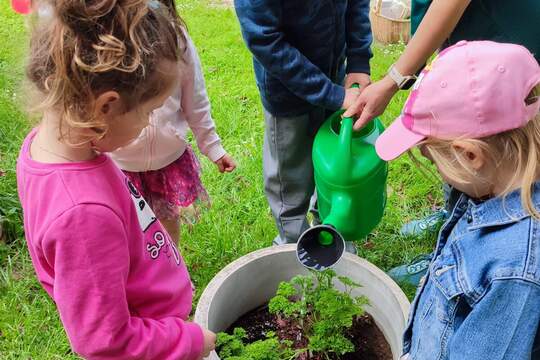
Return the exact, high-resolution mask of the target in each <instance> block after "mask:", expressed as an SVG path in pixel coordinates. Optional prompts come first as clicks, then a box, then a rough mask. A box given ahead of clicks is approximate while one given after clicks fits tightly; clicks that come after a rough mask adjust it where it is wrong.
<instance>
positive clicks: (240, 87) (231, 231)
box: [0, 0, 440, 359]
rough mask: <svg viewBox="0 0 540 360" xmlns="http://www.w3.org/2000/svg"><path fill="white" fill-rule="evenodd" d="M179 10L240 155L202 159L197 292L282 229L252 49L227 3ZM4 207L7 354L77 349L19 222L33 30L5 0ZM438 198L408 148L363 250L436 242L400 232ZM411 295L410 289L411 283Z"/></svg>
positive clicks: (381, 252)
mask: <svg viewBox="0 0 540 360" xmlns="http://www.w3.org/2000/svg"><path fill="white" fill-rule="evenodd" d="M181 3H182V5H181V6H180V10H181V13H182V15H183V16H184V17H185V20H186V21H187V23H188V26H189V30H190V33H191V35H192V37H193V38H194V41H195V43H196V45H197V46H198V49H199V54H200V56H201V59H202V62H203V66H204V69H205V75H206V80H207V86H208V91H209V94H210V98H211V101H212V105H213V114H214V117H215V119H216V123H217V127H218V131H219V133H220V135H221V137H222V138H223V141H224V144H225V147H226V149H227V150H228V151H229V152H230V153H231V154H232V155H233V156H234V157H235V158H236V159H237V161H238V163H239V167H238V169H237V171H236V172H235V173H234V174H229V175H222V174H219V173H218V172H217V170H216V168H215V166H214V165H213V164H211V163H210V162H209V161H208V160H206V159H201V161H202V165H203V181H204V183H205V185H206V187H207V190H208V192H209V193H210V195H211V197H212V208H211V209H210V210H209V211H207V212H205V213H204V214H203V217H202V219H201V221H200V222H199V223H198V224H196V225H195V226H193V227H192V228H187V227H186V228H184V229H183V230H182V240H181V248H182V253H183V256H184V257H185V259H186V262H187V263H188V266H189V268H190V272H191V275H192V277H193V281H194V283H195V285H196V287H197V289H198V294H200V292H201V291H202V290H203V289H204V286H205V285H206V284H207V283H208V282H209V281H210V279H211V278H212V277H213V276H214V275H215V274H216V273H217V272H218V271H219V270H220V269H221V268H223V267H224V266H225V265H226V264H227V263H229V262H230V261H232V260H234V259H236V258H238V257H239V256H241V255H244V254H246V253H248V252H250V251H253V250H255V249H259V248H261V247H265V246H269V245H270V244H271V241H272V239H273V238H274V236H275V235H276V229H275V226H274V223H273V220H272V217H271V215H270V211H269V209H268V206H267V203H266V199H265V197H264V193H263V186H262V160H261V155H262V140H263V120H262V112H261V105H260V101H259V95H258V92H257V88H256V86H255V81H254V78H253V72H252V64H251V56H250V55H249V53H248V51H247V50H246V49H245V47H244V44H243V42H242V39H241V36H240V31H239V27H238V24H237V21H236V18H235V15H234V12H233V11H232V10H230V9H226V8H224V7H222V6H216V5H207V3H206V2H203V1H200V0H186V1H182V2H181ZM0 17H1V19H2V21H1V23H0V36H1V37H2V43H1V45H0V89H1V92H0V170H3V171H5V176H0V216H1V217H2V218H3V219H4V223H5V224H7V225H4V226H7V228H8V229H9V231H10V233H9V235H10V238H11V239H10V240H8V241H7V243H6V242H1V241H0V358H1V359H30V358H32V359H70V358H76V357H75V356H74V355H73V354H71V352H70V350H69V344H68V342H67V338H66V336H65V334H64V331H63V328H62V326H61V323H60V321H59V319H58V316H57V312H56V309H55V307H54V304H53V302H52V301H51V300H50V299H49V298H48V297H47V295H46V294H45V292H44V291H43V290H42V289H41V287H40V285H39V283H38V282H37V281H36V280H35V276H34V272H33V269H32V264H31V262H30V259H29V256H28V252H27V250H26V246H25V245H24V240H23V239H22V228H21V224H20V210H19V206H18V204H17V195H16V182H15V161H16V157H17V154H18V149H19V146H20V144H21V141H22V139H23V137H24V136H25V134H26V133H27V131H28V129H29V128H30V125H29V124H28V122H27V120H26V118H25V116H24V114H23V113H22V111H21V110H20V109H21V108H22V107H21V102H20V99H23V98H24V95H25V92H24V91H21V90H20V89H21V79H22V77H23V63H24V61H23V59H24V51H25V48H26V37H25V31H24V23H23V19H22V18H21V17H19V16H17V15H14V14H13V13H12V12H11V10H10V8H9V5H8V2H7V1H2V2H1V3H0ZM374 50H375V58H374V61H373V62H372V67H373V77H374V78H375V79H378V78H380V77H381V76H382V75H383V73H384V72H385V71H386V69H387V68H388V67H389V65H390V64H391V63H392V62H393V61H394V60H395V59H396V58H397V57H398V55H399V53H400V51H401V50H402V47H401V46H391V47H385V48H383V47H379V46H375V48H374ZM405 96H406V94H399V96H396V98H395V99H394V100H393V102H392V103H391V105H390V106H389V108H388V110H387V111H386V113H385V114H384V116H382V120H383V121H384V122H385V123H386V124H388V123H389V122H390V121H392V120H393V119H394V117H395V116H396V115H398V114H399V112H400V110H401V105H402V103H403V101H404V98H405ZM438 204H440V188H439V186H438V184H436V183H433V181H432V180H429V179H426V178H425V177H424V176H423V175H422V174H421V173H420V172H419V171H418V170H417V169H416V168H415V166H414V165H413V164H412V163H411V161H410V160H409V159H407V157H403V158H402V159H400V160H398V161H395V162H393V163H392V164H391V165H390V178H389V199H388V208H387V210H386V214H385V217H384V219H383V221H382V223H381V225H380V226H379V227H378V228H377V229H376V231H375V232H374V233H373V235H372V236H370V237H369V239H367V240H366V241H365V242H362V243H360V244H359V250H360V255H361V256H363V257H365V258H367V259H368V260H369V261H371V262H373V263H374V264H376V265H377V266H379V267H381V268H382V269H384V270H387V269H389V268H391V267H392V266H394V265H397V264H400V263H402V262H404V261H408V260H410V259H411V258H413V257H414V256H415V255H417V254H419V253H422V252H427V251H430V250H431V248H432V246H433V239H432V238H426V239H421V240H418V239H416V240H412V239H406V238H402V237H400V236H398V235H397V233H398V231H399V228H400V226H401V225H402V224H403V223H404V222H405V221H407V220H410V219H413V218H416V217H419V216H421V215H423V214H427V213H429V212H430V210H431V208H432V207H433V206H434V205H438ZM406 290H407V293H408V294H409V296H410V295H411V293H412V290H413V289H406Z"/></svg>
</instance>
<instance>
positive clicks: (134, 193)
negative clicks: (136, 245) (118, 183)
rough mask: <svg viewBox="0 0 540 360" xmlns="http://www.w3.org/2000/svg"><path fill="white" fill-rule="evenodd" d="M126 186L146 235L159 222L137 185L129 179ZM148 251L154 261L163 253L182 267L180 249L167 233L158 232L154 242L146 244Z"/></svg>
mask: <svg viewBox="0 0 540 360" xmlns="http://www.w3.org/2000/svg"><path fill="white" fill-rule="evenodd" d="M126 185H127V187H128V189H129V193H130V194H131V199H132V200H133V204H135V209H137V218H138V220H139V224H140V226H141V230H142V231H143V232H144V233H145V232H146V231H147V230H148V229H149V228H150V226H152V224H154V223H155V222H156V221H157V218H156V215H155V214H154V212H153V211H152V209H151V208H150V206H149V205H148V203H147V202H146V200H144V198H143V197H142V195H141V193H140V192H139V190H137V188H136V187H135V185H134V184H133V183H132V182H131V181H130V180H129V179H128V178H126ZM158 229H159V228H158ZM146 237H147V238H148V237H150V235H147V236H146ZM146 251H148V254H149V255H150V258H151V259H152V260H156V259H157V258H158V257H159V255H161V254H162V253H163V254H165V256H167V257H168V258H169V259H170V258H171V257H172V258H173V259H174V262H175V263H176V265H180V254H179V252H178V249H177V248H176V246H174V244H173V243H172V242H171V239H170V237H169V235H168V234H167V232H166V231H162V230H158V231H156V232H155V233H154V235H153V236H152V240H151V241H149V242H147V243H146Z"/></svg>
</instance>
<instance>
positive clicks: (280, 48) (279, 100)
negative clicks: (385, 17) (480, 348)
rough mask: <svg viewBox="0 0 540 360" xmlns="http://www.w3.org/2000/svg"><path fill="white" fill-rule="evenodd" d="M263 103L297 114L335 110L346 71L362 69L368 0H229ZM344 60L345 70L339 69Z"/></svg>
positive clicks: (276, 113)
mask: <svg viewBox="0 0 540 360" xmlns="http://www.w3.org/2000/svg"><path fill="white" fill-rule="evenodd" d="M234 3H235V8H236V13H237V15H238V19H239V21H240V27H241V29H242V35H243V37H244V40H245V42H246V44H247V47H248V48H249V50H250V51H251V53H252V54H253V63H254V68H255V77H256V79H257V86H258V87H259V92H260V94H261V99H262V102H263V105H264V107H265V108H266V110H268V111H269V112H270V113H271V114H272V115H274V116H297V115H301V114H305V113H308V112H310V111H311V110H312V109H313V107H314V106H317V107H322V108H325V109H328V110H337V109H339V108H340V107H341V105H342V104H343V100H344V98H345V89H344V88H343V86H341V84H342V82H343V78H344V75H345V71H346V72H347V73H356V72H359V73H368V74H369V59H370V58H371V56H372V53H371V49H370V46H371V39H372V38H371V26H370V23H369V0H235V2H234ZM345 59H347V69H345Z"/></svg>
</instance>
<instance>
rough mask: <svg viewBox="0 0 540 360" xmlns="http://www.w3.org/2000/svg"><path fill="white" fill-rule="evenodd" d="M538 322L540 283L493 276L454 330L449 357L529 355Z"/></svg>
mask: <svg viewBox="0 0 540 360" xmlns="http://www.w3.org/2000/svg"><path fill="white" fill-rule="evenodd" d="M539 324H540V285H539V284H537V283H533V282H528V281H524V280H519V279H512V280H495V281H493V282H492V285H491V288H490V289H489V290H488V292H487V294H486V295H485V296H484V297H483V298H482V299H481V300H480V301H479V302H478V303H476V304H475V305H474V306H473V308H472V310H471V312H470V314H469V315H467V317H466V318H465V321H464V322H463V323H462V324H461V325H460V326H459V328H458V329H457V331H456V333H455V334H454V336H453V340H452V341H451V342H450V343H449V348H448V354H449V359H450V360H462V359H464V358H467V359H530V358H531V352H532V348H533V343H534V338H535V334H536V333H537V331H538V328H539Z"/></svg>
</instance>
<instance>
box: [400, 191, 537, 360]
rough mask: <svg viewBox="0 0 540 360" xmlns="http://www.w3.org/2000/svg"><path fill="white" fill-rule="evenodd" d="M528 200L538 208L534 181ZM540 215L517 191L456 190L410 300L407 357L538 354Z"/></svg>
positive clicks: (449, 359)
mask: <svg viewBox="0 0 540 360" xmlns="http://www.w3.org/2000/svg"><path fill="white" fill-rule="evenodd" d="M533 200H534V201H533V202H534V205H535V206H536V208H537V209H539V208H540V185H538V184H537V185H536V186H535V189H534V195H533ZM539 323H540V221H538V220H535V219H534V218H532V217H531V216H530V215H529V214H528V213H527V212H526V211H525V210H524V209H523V207H522V205H521V199H520V192H519V191H516V192H513V193H511V194H509V195H508V196H507V197H506V198H505V199H502V198H493V199H490V200H487V201H485V202H482V203H475V202H473V201H472V200H470V199H469V198H467V197H466V196H465V195H462V196H461V198H460V199H459V200H458V202H457V204H456V205H455V207H454V210H453V212H452V215H451V217H450V218H449V220H448V221H447V222H446V223H445V225H444V226H443V228H442V229H441V232H440V234H439V241H438V243H437V248H436V250H435V258H434V260H433V261H432V263H431V265H430V269H429V272H428V274H427V276H426V279H425V281H424V284H423V286H422V287H421V288H420V289H419V290H418V293H417V296H416V299H415V300H414V302H413V305H412V307H411V313H410V319H409V325H408V328H407V330H406V332H405V336H404V353H409V357H408V360H463V359H467V360H485V359H499V360H529V359H540V348H539V347H540V333H538V330H539Z"/></svg>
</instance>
